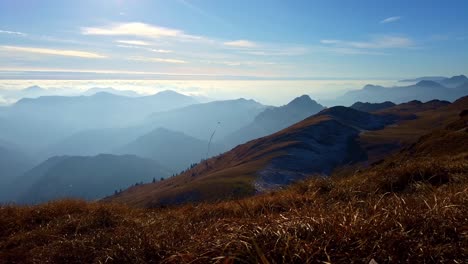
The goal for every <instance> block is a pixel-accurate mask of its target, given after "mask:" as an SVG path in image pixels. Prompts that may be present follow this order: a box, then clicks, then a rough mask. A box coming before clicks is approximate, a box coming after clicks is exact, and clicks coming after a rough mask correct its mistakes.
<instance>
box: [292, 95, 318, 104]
mask: <svg viewBox="0 0 468 264" xmlns="http://www.w3.org/2000/svg"><path fill="white" fill-rule="evenodd" d="M314 102H315V101H313V100H312V99H311V98H310V97H309V96H308V95H306V94H304V95H301V96H299V97H296V98H294V99H293V100H292V101H291V102H289V103H288V106H292V105H308V104H311V103H314Z"/></svg>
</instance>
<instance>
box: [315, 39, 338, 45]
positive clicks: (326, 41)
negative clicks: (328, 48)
mask: <svg viewBox="0 0 468 264" xmlns="http://www.w3.org/2000/svg"><path fill="white" fill-rule="evenodd" d="M340 42H341V41H340V40H336V39H322V40H320V43H322V44H337V43H340Z"/></svg>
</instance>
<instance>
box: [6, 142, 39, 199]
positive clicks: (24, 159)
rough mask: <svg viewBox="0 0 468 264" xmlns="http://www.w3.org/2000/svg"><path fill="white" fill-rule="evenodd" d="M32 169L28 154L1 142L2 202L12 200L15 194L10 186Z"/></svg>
mask: <svg viewBox="0 0 468 264" xmlns="http://www.w3.org/2000/svg"><path fill="white" fill-rule="evenodd" d="M32 167H33V162H32V161H31V159H30V158H29V157H28V156H27V155H26V154H24V153H23V152H21V151H20V150H18V149H17V148H16V147H15V146H14V145H12V144H9V143H7V142H3V141H0V202H4V201H9V200H11V199H12V197H13V195H14V194H15V192H14V191H13V190H11V188H9V184H11V183H12V182H13V181H14V180H15V179H16V178H17V177H19V176H20V175H22V174H23V173H25V172H26V171H27V170H29V169H30V168H32Z"/></svg>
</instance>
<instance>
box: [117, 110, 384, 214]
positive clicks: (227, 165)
mask: <svg viewBox="0 0 468 264" xmlns="http://www.w3.org/2000/svg"><path fill="white" fill-rule="evenodd" d="M391 122H393V121H392V119H390V118H387V117H385V116H377V115H372V114H369V113H365V112H360V111H357V110H354V109H351V108H345V107H333V108H329V109H326V110H324V111H322V112H320V113H319V114H317V115H316V116H312V117H309V118H307V119H305V120H303V121H301V122H299V123H297V124H295V125H293V126H291V127H289V128H287V129H284V130H282V131H280V132H277V133H275V134H272V135H270V136H267V137H263V138H260V139H257V140H253V141H250V142H248V143H246V144H243V145H240V146H238V147H236V148H234V149H233V150H231V151H229V152H226V153H224V154H222V155H221V156H218V157H216V158H212V159H209V160H208V161H205V162H203V163H201V164H199V165H198V166H196V167H195V168H193V169H191V170H189V171H188V172H185V173H183V174H181V175H179V176H176V177H174V178H171V179H169V180H167V181H165V182H162V183H157V184H155V185H151V186H149V185H145V186H141V187H138V188H130V189H129V190H128V191H125V192H124V193H121V194H119V195H117V196H114V197H112V198H111V199H112V200H115V201H120V202H125V203H129V204H135V205H140V206H153V205H157V204H172V203H182V202H187V201H200V200H216V199H225V198H232V197H239V196H245V195H251V194H253V193H255V192H256V191H262V190H265V189H270V188H275V187H276V186H281V185H285V184H289V183H291V182H294V181H296V180H299V179H303V178H304V177H306V176H307V175H310V174H329V173H331V171H332V170H333V169H334V168H335V167H337V166H340V165H345V164H348V163H355V162H358V161H361V160H364V159H365V158H366V155H365V152H364V151H363V150H362V149H361V148H360V146H359V145H358V144H357V142H356V139H357V137H358V135H359V133H360V131H361V130H363V129H364V130H368V129H381V128H382V127H383V126H385V125H386V124H389V123H391Z"/></svg>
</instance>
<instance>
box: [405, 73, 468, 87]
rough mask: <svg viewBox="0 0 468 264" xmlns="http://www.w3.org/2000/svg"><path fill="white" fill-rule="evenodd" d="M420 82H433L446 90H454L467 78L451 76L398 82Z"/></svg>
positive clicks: (466, 80)
mask: <svg viewBox="0 0 468 264" xmlns="http://www.w3.org/2000/svg"><path fill="white" fill-rule="evenodd" d="M420 81H433V82H438V83H440V84H442V85H443V86H445V87H448V88H455V87H457V86H460V85H462V84H464V83H466V82H468V78H467V77H466V76H465V75H463V74H462V75H458V76H452V77H450V78H447V77H441V76H434V77H432V76H430V77H420V78H415V79H406V80H401V81H400V82H420Z"/></svg>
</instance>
